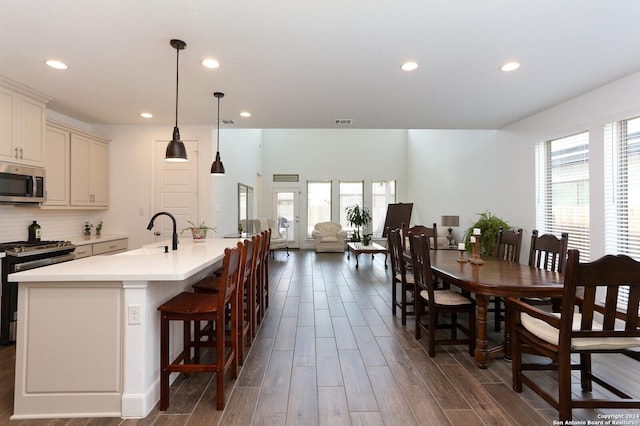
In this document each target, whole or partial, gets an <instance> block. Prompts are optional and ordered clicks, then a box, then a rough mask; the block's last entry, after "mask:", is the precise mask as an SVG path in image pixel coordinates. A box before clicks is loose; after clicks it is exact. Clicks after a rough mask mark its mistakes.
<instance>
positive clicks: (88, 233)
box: [84, 231, 91, 240]
mask: <svg viewBox="0 0 640 426" xmlns="http://www.w3.org/2000/svg"><path fill="white" fill-rule="evenodd" d="M84 239H85V240H90V239H91V231H89V232H87V231H85V232H84Z"/></svg>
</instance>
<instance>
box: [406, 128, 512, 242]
mask: <svg viewBox="0 0 640 426" xmlns="http://www.w3.org/2000/svg"><path fill="white" fill-rule="evenodd" d="M502 161H503V160H502V156H501V155H500V153H499V152H498V147H497V143H496V132H495V131H494V130H410V131H409V132H408V151H407V170H408V182H409V188H408V197H407V201H412V202H413V203H414V204H413V214H412V220H411V224H412V225H413V224H423V225H427V226H428V225H430V224H432V223H434V222H435V223H436V225H438V227H440V226H441V224H440V217H441V216H443V215H457V216H460V226H459V227H458V228H454V229H453V234H454V236H455V237H456V240H457V241H459V240H460V239H461V237H462V235H463V233H464V231H465V230H466V229H467V228H468V227H469V226H471V224H472V223H473V222H474V221H475V220H476V219H477V215H476V213H482V212H484V211H486V210H490V211H491V212H493V213H494V214H496V215H498V216H501V217H502V218H503V219H505V220H507V222H510V221H509V218H510V217H509V215H508V213H509V212H507V211H506V210H507V209H506V208H505V207H504V205H503V204H505V202H506V199H505V196H504V194H502V192H501V191H499V190H497V187H499V186H501V185H503V184H504V182H501V179H500V177H499V173H496V169H497V168H498V167H499V165H500V163H501V162H502ZM443 231H444V230H439V231H438V233H439V234H441V235H443V233H442V232H443Z"/></svg>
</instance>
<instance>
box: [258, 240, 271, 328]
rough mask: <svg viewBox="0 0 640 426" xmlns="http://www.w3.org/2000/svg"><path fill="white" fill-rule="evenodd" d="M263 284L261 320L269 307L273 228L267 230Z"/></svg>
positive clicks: (264, 248)
mask: <svg viewBox="0 0 640 426" xmlns="http://www.w3.org/2000/svg"><path fill="white" fill-rule="evenodd" d="M262 247H263V250H264V253H263V254H262V255H263V261H262V282H261V283H260V320H261V321H262V318H263V317H264V315H265V312H266V311H267V308H268V307H269V251H270V250H271V228H269V229H267V230H265V238H264V242H263V246H262Z"/></svg>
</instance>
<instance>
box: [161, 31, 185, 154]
mask: <svg viewBox="0 0 640 426" xmlns="http://www.w3.org/2000/svg"><path fill="white" fill-rule="evenodd" d="M169 43H170V44H171V46H172V47H173V48H174V49H176V125H175V127H174V128H173V137H172V139H171V142H169V144H168V145H167V152H166V154H165V156H164V160H165V161H172V162H178V161H188V160H187V149H186V148H185V146H184V143H182V141H181V140H180V129H178V82H179V79H178V63H179V61H180V51H181V50H184V48H185V47H187V43H185V42H184V41H182V40H175V39H174V40H171V41H170V42H169Z"/></svg>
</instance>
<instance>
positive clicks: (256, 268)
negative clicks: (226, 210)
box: [248, 232, 264, 338]
mask: <svg viewBox="0 0 640 426" xmlns="http://www.w3.org/2000/svg"><path fill="white" fill-rule="evenodd" d="M253 247H254V255H253V262H252V265H251V283H250V285H249V287H250V288H251V294H250V295H249V298H248V300H250V301H251V303H249V304H248V305H249V306H248V308H249V309H250V311H249V316H250V320H251V337H252V338H254V337H256V334H258V308H259V306H260V305H259V303H258V294H259V290H258V285H259V283H260V277H261V276H262V274H261V272H260V270H261V268H262V262H263V260H264V256H263V250H264V232H261V233H259V234H257V235H254V237H253Z"/></svg>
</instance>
